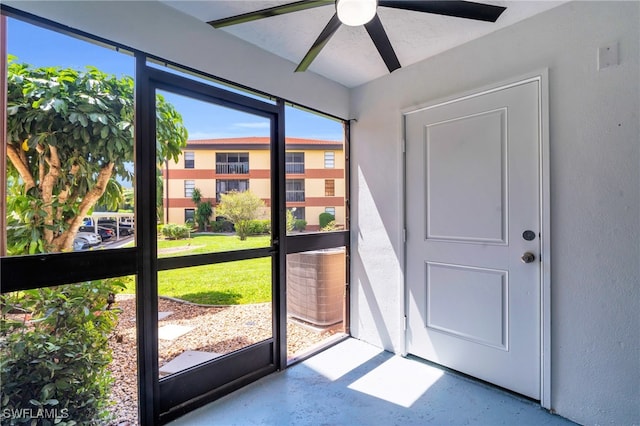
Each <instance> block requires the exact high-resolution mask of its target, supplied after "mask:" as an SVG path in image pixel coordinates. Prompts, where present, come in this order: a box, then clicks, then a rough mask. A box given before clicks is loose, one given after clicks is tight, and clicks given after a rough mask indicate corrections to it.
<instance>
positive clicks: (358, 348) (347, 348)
mask: <svg viewBox="0 0 640 426" xmlns="http://www.w3.org/2000/svg"><path fill="white" fill-rule="evenodd" d="M382 352H383V350H382V349H380V348H376V347H375V346H373V345H367V344H363V343H362V342H359V341H357V340H355V339H349V340H347V341H345V342H342V343H340V349H339V350H338V349H337V348H335V347H334V348H329V349H327V350H326V351H324V352H321V353H319V354H318V355H315V356H314V357H312V358H309V359H308V360H306V361H304V363H303V364H304V365H305V366H307V367H309V368H311V369H312V370H314V371H315V372H317V373H318V374H321V375H322V376H324V377H326V378H327V379H329V380H331V381H335V380H338V379H339V378H340V377H342V376H344V375H345V374H347V373H349V372H350V371H352V370H354V369H356V368H358V367H359V366H361V365H363V364H365V363H366V362H367V361H369V360H370V359H372V358H373V357H375V356H376V355H378V354H380V353H382Z"/></svg>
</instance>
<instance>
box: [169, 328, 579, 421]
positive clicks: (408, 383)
mask: <svg viewBox="0 0 640 426" xmlns="http://www.w3.org/2000/svg"><path fill="white" fill-rule="evenodd" d="M211 424H216V425H248V424H251V425H296V426H298V425H314V426H315V425H385V426H386V425H462V424H464V425H469V424H476V425H572V424H573V423H572V422H570V421H568V420H566V419H563V418H561V417H559V416H556V415H553V414H550V413H548V412H547V411H546V410H543V409H542V408H540V406H539V405H537V404H536V403H533V402H530V401H528V400H526V399H523V398H518V397H517V396H514V395H511V394H509V393H507V392H504V391H501V390H499V389H495V388H493V387H491V386H487V385H485V384H482V383H476V382H474V381H471V380H469V379H466V378H463V377H460V376H458V375H456V374H452V373H450V372H446V371H443V370H441V369H439V368H437V367H434V366H431V365H428V364H426V363H424V362H421V361H419V360H415V359H407V358H402V357H399V356H395V355H393V354H391V353H388V352H384V351H382V350H381V349H379V348H376V347H374V346H371V345H369V344H367V343H364V342H361V341H358V340H355V339H348V340H346V341H344V342H342V343H339V344H338V345H336V346H334V347H332V348H330V349H328V350H326V351H324V352H322V353H320V354H318V355H316V356H314V357H312V358H310V359H308V360H306V361H304V362H302V363H300V364H297V365H295V366H293V367H291V368H289V369H287V370H285V371H283V372H281V373H276V374H273V375H271V376H268V377H265V378H264V379H261V380H259V381H257V382H255V383H253V384H251V385H249V386H246V387H245V388H243V389H241V390H239V391H236V392H234V393H232V394H230V395H228V396H226V397H224V398H221V399H219V400H217V401H215V402H213V403H211V404H209V405H206V406H204V407H202V408H200V409H198V410H195V411H193V412H191V413H189V414H187V415H185V416H183V417H181V418H179V419H177V420H175V421H174V422H172V423H171V425H174V426H180V425H190V426H191V425H211Z"/></svg>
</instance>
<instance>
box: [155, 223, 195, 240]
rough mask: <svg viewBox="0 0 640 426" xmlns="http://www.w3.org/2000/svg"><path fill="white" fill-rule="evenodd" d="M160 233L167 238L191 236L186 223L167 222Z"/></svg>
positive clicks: (175, 238)
mask: <svg viewBox="0 0 640 426" xmlns="http://www.w3.org/2000/svg"><path fill="white" fill-rule="evenodd" d="M162 235H163V236H164V237H165V238H166V239H168V240H181V239H183V238H189V237H190V236H191V228H189V226H188V225H176V224H175V223H167V224H166V225H164V227H163V228H162Z"/></svg>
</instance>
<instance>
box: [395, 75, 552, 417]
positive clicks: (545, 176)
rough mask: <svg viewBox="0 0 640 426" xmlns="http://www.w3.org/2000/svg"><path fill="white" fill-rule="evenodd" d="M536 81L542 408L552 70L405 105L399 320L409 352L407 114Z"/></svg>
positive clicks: (544, 400)
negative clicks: (550, 76) (550, 84)
mask: <svg viewBox="0 0 640 426" xmlns="http://www.w3.org/2000/svg"><path fill="white" fill-rule="evenodd" d="M531 82H535V83H537V85H538V100H539V102H538V117H539V120H538V126H539V127H538V130H539V134H540V139H539V146H538V168H539V176H540V181H539V182H538V187H539V195H538V196H539V200H540V212H539V213H540V229H541V235H540V250H541V252H540V405H541V406H542V407H543V408H546V409H549V410H550V409H551V222H550V219H551V209H550V200H551V194H550V190H551V185H550V181H549V70H548V68H544V69H541V70H538V71H534V72H531V73H528V74H525V75H521V76H518V77H515V78H511V79H507V80H504V81H502V82H498V83H493V84H489V85H486V86H483V87H481V88H478V89H474V90H469V91H465V92H462V93H455V94H453V95H450V96H447V97H444V98H440V99H437V100H433V101H429V102H426V103H421V104H418V105H412V106H409V107H406V108H403V109H402V110H401V111H400V112H401V120H402V132H403V133H402V156H401V165H400V167H401V170H402V176H403V182H402V206H401V210H402V218H403V224H402V233H403V251H402V257H403V262H402V275H403V280H402V281H403V283H404V286H403V293H402V297H401V299H402V302H401V303H402V306H401V309H400V315H401V318H400V320H401V321H402V323H403V324H404V333H402V338H401V345H400V347H401V348H402V356H406V355H407V332H408V327H407V312H408V303H409V294H408V290H409V289H408V283H407V240H406V231H407V227H408V223H407V216H406V211H407V182H408V181H409V176H407V167H406V133H407V132H406V130H407V129H406V125H407V120H406V119H407V116H408V115H409V114H412V113H416V112H418V111H421V110H425V109H431V108H436V107H439V106H443V105H446V104H451V103H454V102H458V101H462V100H466V99H470V98H474V97H478V96H482V95H486V94H489V93H492V92H497V91H499V90H504V89H508V88H510V87H514V86H519V85H522V84H526V83H531Z"/></svg>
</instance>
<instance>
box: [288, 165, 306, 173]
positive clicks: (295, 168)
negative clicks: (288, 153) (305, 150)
mask: <svg viewBox="0 0 640 426" xmlns="http://www.w3.org/2000/svg"><path fill="white" fill-rule="evenodd" d="M285 171H286V173H288V174H302V173H304V163H287V164H285Z"/></svg>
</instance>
